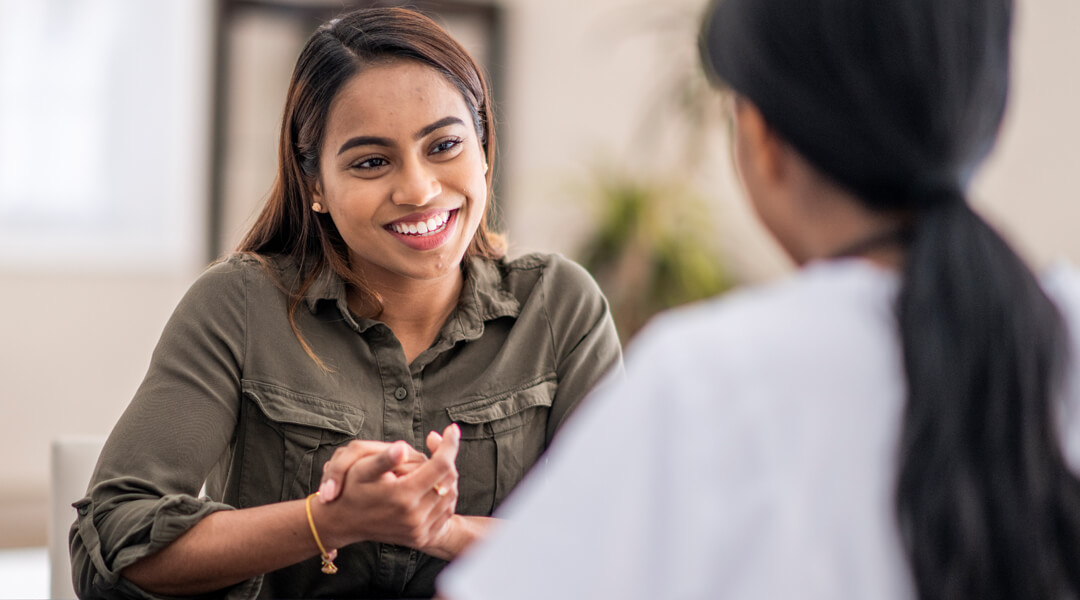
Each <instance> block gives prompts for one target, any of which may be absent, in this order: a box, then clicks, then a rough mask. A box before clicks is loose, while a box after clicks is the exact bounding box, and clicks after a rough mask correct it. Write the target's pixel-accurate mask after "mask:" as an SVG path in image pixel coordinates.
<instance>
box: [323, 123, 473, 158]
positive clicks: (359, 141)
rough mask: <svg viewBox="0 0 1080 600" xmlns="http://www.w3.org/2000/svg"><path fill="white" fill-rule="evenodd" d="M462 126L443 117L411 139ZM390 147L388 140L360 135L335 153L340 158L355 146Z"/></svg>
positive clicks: (390, 143)
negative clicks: (451, 126) (453, 126)
mask: <svg viewBox="0 0 1080 600" xmlns="http://www.w3.org/2000/svg"><path fill="white" fill-rule="evenodd" d="M464 124H465V122H464V121H462V120H461V119H459V118H457V117H443V118H441V119H439V120H438V121H435V122H434V123H432V124H431V125H425V126H424V127H423V128H421V129H420V131H417V132H416V133H415V134H413V139H417V140H419V139H420V138H422V137H424V136H426V135H428V134H429V133H431V132H432V131H435V130H436V129H442V128H443V127H446V126H448V125H464ZM392 145H393V143H392V142H391V141H390V140H389V139H387V138H384V137H378V136H374V135H360V136H357V137H354V138H349V140H348V141H346V142H345V143H344V144H342V145H341V148H338V151H337V153H338V156H341V154H342V153H343V152H345V151H346V150H348V149H350V148H355V147H357V146H385V147H388V148H389V147H390V146H392Z"/></svg>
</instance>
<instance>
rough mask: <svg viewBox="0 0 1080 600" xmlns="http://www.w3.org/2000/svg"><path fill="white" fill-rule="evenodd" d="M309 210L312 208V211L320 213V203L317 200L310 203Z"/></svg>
mask: <svg viewBox="0 0 1080 600" xmlns="http://www.w3.org/2000/svg"><path fill="white" fill-rule="evenodd" d="M311 210H313V211H315V212H317V213H321V212H322V204H319V203H318V202H314V203H312V205H311Z"/></svg>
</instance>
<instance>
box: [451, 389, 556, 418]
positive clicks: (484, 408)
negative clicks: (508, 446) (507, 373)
mask: <svg viewBox="0 0 1080 600" xmlns="http://www.w3.org/2000/svg"><path fill="white" fill-rule="evenodd" d="M555 389H556V384H555V379H554V378H549V379H545V380H543V381H541V382H539V383H535V384H532V385H530V386H528V387H526V388H524V389H519V390H513V391H510V392H503V393H500V394H495V395H494V396H485V397H483V398H478V399H476V400H470V401H469V402H465V403H464V404H458V405H456V406H451V407H448V408H447V409H446V412H447V414H449V415H450V420H452V421H460V422H462V423H469V424H471V425H478V424H480V423H490V422H492V421H498V420H499V419H505V418H506V417H510V416H513V415H516V414H517V413H519V412H521V411H523V410H525V409H528V408H532V407H534V406H551V397H552V396H553V395H554V394H555Z"/></svg>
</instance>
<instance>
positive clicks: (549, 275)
mask: <svg viewBox="0 0 1080 600" xmlns="http://www.w3.org/2000/svg"><path fill="white" fill-rule="evenodd" d="M269 268H270V269H274V270H275V271H276V272H277V277H276V278H275V277H271V276H270V274H269V273H268V267H265V266H263V264H261V263H260V262H259V261H258V260H256V259H255V258H253V257H251V256H243V255H237V256H234V257H232V258H229V259H227V260H226V261H224V262H221V263H219V264H217V265H215V266H213V267H211V268H210V269H209V270H207V271H206V272H205V273H204V274H203V275H202V276H201V277H200V278H199V279H198V280H197V281H196V282H195V284H194V285H192V287H191V289H190V290H189V291H188V293H187V294H186V295H185V297H184V298H183V300H181V302H180V304H179V306H178V307H177V308H176V311H175V313H174V314H173V316H172V318H171V319H170V321H169V323H168V324H167V325H166V327H165V330H164V332H163V334H162V337H161V340H160V342H159V343H158V346H157V349H156V350H155V351H154V355H153V358H152V360H151V364H150V368H149V371H148V373H147V375H146V379H145V380H144V381H143V383H142V385H141V386H140V387H139V389H138V391H137V392H136V394H135V397H134V399H133V400H132V402H131V404H130V406H129V407H128V408H127V410H126V411H125V412H124V414H123V416H121V418H120V420H119V422H118V423H117V425H116V428H115V429H114V430H113V432H112V434H111V435H110V437H109V439H108V442H107V443H106V444H105V448H104V450H103V451H102V454H101V458H100V459H99V461H98V465H97V468H96V470H95V472H94V476H93V478H92V480H91V482H90V487H89V490H88V495H87V497H86V498H84V499H82V500H80V501H79V502H77V503H76V504H75V507H76V508H77V510H78V518H77V520H76V522H75V524H74V525H73V526H72V530H71V556H72V572H73V579H74V583H75V590H76V591H77V593H78V594H79V596H80V597H83V598H87V597H132V598H148V597H154V596H153V595H152V594H148V593H146V592H145V591H143V590H141V589H139V588H138V587H137V586H135V585H134V584H132V583H131V582H129V581H127V580H125V579H124V578H122V577H121V576H120V572H121V570H122V569H124V568H125V567H127V566H128V565H131V564H132V563H134V562H135V561H137V560H139V559H140V558H142V557H144V556H146V555H148V554H150V553H153V552H156V551H158V550H160V549H161V548H162V547H164V546H165V545H167V544H169V543H170V542H171V541H172V540H174V539H176V538H177V537H178V536H179V535H180V534H182V533H183V532H184V531H186V530H187V529H189V528H190V527H192V526H193V525H195V524H196V523H197V522H198V521H199V520H200V519H202V518H204V517H205V516H206V515H208V514H210V513H212V512H214V511H218V510H228V509H233V508H244V507H250V506H258V505H262V504H268V503H272V502H278V501H284V500H291V499H299V498H304V497H305V496H307V495H308V494H309V493H311V492H313V491H315V490H316V489H317V488H318V485H319V482H320V479H321V475H322V466H323V464H324V463H325V462H326V461H327V460H329V458H330V455H331V454H332V453H333V451H334V449H335V448H337V447H339V446H342V445H344V444H346V443H348V442H349V440H352V439H356V438H359V439H372V440H383V441H387V442H390V441H395V440H405V441H406V442H408V443H409V444H411V445H412V446H413V447H415V448H417V449H418V450H421V451H424V452H426V449H425V445H424V439H425V436H426V435H427V433H428V432H429V431H433V430H434V431H442V429H443V428H444V427H446V426H447V425H449V424H450V423H451V422H455V423H458V424H459V425H460V426H461V431H462V441H461V447H460V450H459V452H458V459H457V468H458V471H459V474H460V479H459V494H460V495H459V499H458V504H457V511H458V513H460V514H464V515H490V514H492V511H493V510H495V508H496V507H498V506H499V504H500V503H501V502H502V500H503V499H504V498H505V497H506V495H507V494H508V493H509V492H510V490H511V489H513V488H514V486H515V485H516V484H517V483H518V482H519V481H520V480H521V478H522V477H523V476H524V475H525V473H526V471H528V470H529V468H530V467H531V466H532V465H533V463H535V462H536V461H537V459H538V458H539V457H540V455H541V453H542V452H543V451H544V449H545V448H547V446H548V444H550V443H551V439H552V436H554V435H555V432H556V431H557V430H558V428H559V427H560V426H561V425H562V423H563V422H564V421H565V420H566V418H567V416H568V415H569V414H570V412H571V411H572V410H573V409H574V407H575V406H576V405H577V404H578V402H579V401H580V400H581V399H582V397H583V396H585V394H586V393H587V392H588V391H589V390H590V389H591V388H592V387H593V386H594V385H595V384H596V383H597V382H598V380H599V379H600V378H601V377H602V376H603V375H604V374H605V373H606V372H607V371H609V370H611V369H612V368H619V369H621V364H622V358H621V351H620V347H619V342H618V338H617V336H616V333H615V327H614V325H613V323H612V320H611V316H610V313H609V311H608V306H607V303H606V301H605V300H604V298H603V296H602V295H601V293H600V291H599V289H598V288H597V286H596V284H595V282H594V281H593V280H592V278H591V277H590V276H589V275H588V273H587V272H586V271H585V270H584V269H582V268H581V267H580V266H578V265H576V264H574V263H573V262H570V261H569V260H567V259H565V258H562V257H560V256H557V255H529V256H525V257H522V258H520V259H517V260H514V261H505V260H498V261H491V260H485V259H469V260H468V261H466V263H465V265H464V267H463V268H464V273H465V283H464V286H463V288H462V293H461V300H460V302H459V304H458V306H457V307H456V309H455V310H454V312H453V313H452V314H451V315H450V317H449V318H448V319H447V321H446V323H445V324H444V325H443V327H442V330H441V331H440V333H439V336H438V337H437V339H436V341H435V342H434V344H433V345H432V346H431V347H430V348H428V349H427V350H425V351H424V352H423V353H421V354H420V355H419V356H418V357H417V358H416V359H415V360H414V361H413V362H412V364H407V363H406V362H405V355H404V352H403V350H402V347H401V344H400V343H399V342H398V340H397V338H396V337H395V336H394V334H393V333H392V332H391V331H390V329H389V328H388V327H387V326H386V325H385V324H383V323H380V322H378V321H375V320H371V319H365V318H358V317H356V316H355V315H353V314H352V313H351V312H350V311H349V309H348V305H347V303H346V298H345V284H344V282H343V281H342V280H341V279H340V278H339V277H338V276H336V275H335V274H333V273H332V272H330V271H329V270H327V271H325V272H324V273H323V274H322V275H321V276H320V278H319V279H318V280H317V281H316V282H315V284H314V285H313V286H312V287H311V289H310V290H309V291H308V293H307V294H306V295H305V297H304V299H303V303H302V305H301V307H299V308H298V310H297V311H296V324H297V325H298V327H299V329H300V331H301V333H302V335H303V337H304V339H305V340H306V341H307V342H308V344H309V345H310V346H311V349H312V350H313V351H314V352H315V354H316V355H318V356H319V358H321V359H322V360H323V361H324V362H325V363H326V364H327V366H328V367H329V368H330V372H327V371H326V370H323V369H321V368H320V367H319V366H317V365H316V363H315V362H314V361H313V360H312V359H311V357H310V356H308V355H307V354H306V353H305V351H304V349H303V347H302V346H301V344H300V342H299V341H298V339H297V337H296V335H295V334H294V332H293V330H292V328H291V327H290V325H289V322H288V319H287V307H288V302H289V296H288V294H286V293H284V292H283V291H282V290H283V288H282V287H281V286H283V285H284V286H286V287H287V286H288V285H289V284H291V283H292V282H295V281H296V280H297V269H296V267H295V265H294V264H293V262H292V261H291V260H290V259H285V258H276V257H275V258H271V259H270V260H269ZM204 482H205V484H206V496H205V497H202V498H200V497H198V494H199V490H200V487H201V486H202V485H203V484H204ZM336 563H337V565H338V566H339V568H340V571H339V573H338V574H336V575H333V576H328V575H324V574H323V573H322V572H321V571H320V563H319V559H318V557H313V558H311V559H310V560H306V561H303V562H301V563H298V564H296V565H293V566H291V567H287V568H284V569H281V570H279V571H274V572H272V573H268V574H266V575H264V576H261V577H257V578H254V579H252V580H249V581H246V582H243V583H241V584H239V585H236V586H233V587H232V588H229V589H227V590H223V591H222V593H221V594H219V596H228V597H230V598H250V597H255V596H258V597H274V598H299V597H309V598H310V597H330V596H333V597H363V598H372V597H398V596H406V597H423V596H431V595H432V594H433V593H434V582H435V576H436V575H437V574H438V572H439V571H440V570H441V569H442V568H443V566H444V565H445V564H446V563H445V562H444V561H441V560H438V559H436V558H433V557H431V556H428V555H425V554H423V553H421V552H419V551H416V550H412V549H409V548H404V547H400V546H394V545H390V544H380V543H374V542H370V543H368V542H365V543H359V544H354V545H351V546H347V547H345V548H341V549H340V551H339V557H338V559H337V561H336Z"/></svg>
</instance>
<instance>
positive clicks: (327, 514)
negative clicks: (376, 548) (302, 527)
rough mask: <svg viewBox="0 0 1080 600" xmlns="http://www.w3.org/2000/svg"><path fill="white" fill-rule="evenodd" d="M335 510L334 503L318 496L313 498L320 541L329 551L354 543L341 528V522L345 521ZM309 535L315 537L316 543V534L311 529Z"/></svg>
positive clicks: (314, 518)
mask: <svg viewBox="0 0 1080 600" xmlns="http://www.w3.org/2000/svg"><path fill="white" fill-rule="evenodd" d="M335 512H336V511H335V506H334V505H332V504H326V503H323V501H322V500H320V499H319V497H318V496H315V497H313V498H312V499H311V517H312V521H313V522H314V524H315V530H316V531H317V532H318V535H319V541H321V542H322V545H323V547H324V548H326V550H327V552H329V551H331V550H336V549H338V548H341V547H343V546H347V545H349V544H350V543H352V542H351V541H349V540H348V539H347V535H346V533H345V532H344V531H343V530H342V529H341V527H340V524H341V523H342V522H343V521H342V520H341V519H340V518H338V517H337V516H336V515H335V514H334V513H335ZM308 535H309V536H310V537H312V538H313V539H312V543H315V540H314V534H312V533H311V532H310V531H309V532H308Z"/></svg>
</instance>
